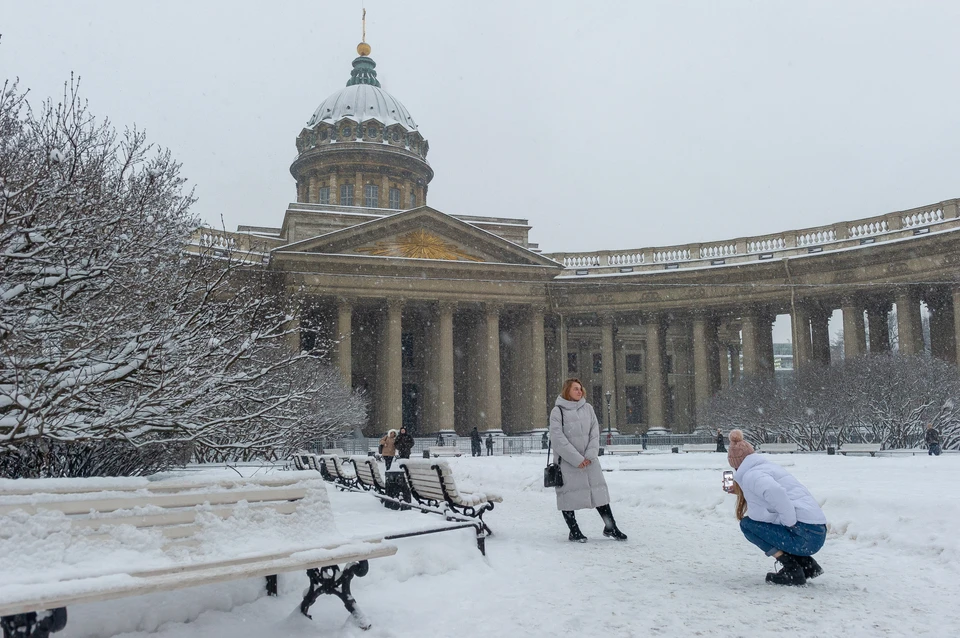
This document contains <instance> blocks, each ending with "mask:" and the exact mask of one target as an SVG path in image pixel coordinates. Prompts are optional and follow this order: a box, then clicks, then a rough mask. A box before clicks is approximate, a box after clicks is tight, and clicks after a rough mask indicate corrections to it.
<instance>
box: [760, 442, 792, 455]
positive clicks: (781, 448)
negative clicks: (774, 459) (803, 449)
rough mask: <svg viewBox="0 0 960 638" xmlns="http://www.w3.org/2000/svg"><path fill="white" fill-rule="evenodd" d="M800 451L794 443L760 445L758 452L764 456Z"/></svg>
mask: <svg viewBox="0 0 960 638" xmlns="http://www.w3.org/2000/svg"><path fill="white" fill-rule="evenodd" d="M799 450H800V447H799V446H798V445H797V444H796V443H761V444H760V451H761V452H763V453H764V454H793V453H794V452H797V451H799Z"/></svg>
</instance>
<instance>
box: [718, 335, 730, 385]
mask: <svg viewBox="0 0 960 638" xmlns="http://www.w3.org/2000/svg"><path fill="white" fill-rule="evenodd" d="M718 354H719V356H720V389H721V390H726V389H727V388H729V387H730V346H729V345H727V344H725V343H721V344H720V348H719V350H718Z"/></svg>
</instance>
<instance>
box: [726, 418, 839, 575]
mask: <svg viewBox="0 0 960 638" xmlns="http://www.w3.org/2000/svg"><path fill="white" fill-rule="evenodd" d="M727 460H728V461H729V462H730V467H732V468H733V469H734V470H736V472H735V473H734V475H733V480H734V483H733V487H732V488H730V489H729V490H727V491H729V492H730V493H732V494H736V495H737V518H738V519H739V520H740V530H741V531H742V532H743V535H744V536H745V537H746V538H747V540H748V541H750V542H751V543H753V544H754V545H756V546H757V547H759V548H760V549H762V550H763V551H764V552H765V553H766V554H767V556H773V557H774V558H776V559H777V560H778V561H780V564H781V565H783V568H782V569H781V570H780V571H778V572H771V573H768V574H767V582H768V583H775V584H777V585H803V584H805V583H806V582H807V579H808V578H816V577H817V576H819V575H820V574H822V573H823V570H822V569H821V568H820V565H818V564H817V561H815V560H814V559H813V555H814V554H816V553H817V552H818V551H820V548H821V547H823V542H824V541H825V540H826V538H827V525H826V523H827V518H826V517H825V516H824V515H823V510H821V509H820V506H819V505H818V504H817V501H816V500H815V499H814V498H813V495H812V494H810V492H809V491H808V490H807V488H805V487H804V486H803V485H802V484H801V483H800V481H798V480H797V479H795V478H794V477H793V476H792V475H791V474H790V473H789V472H787V471H786V470H785V469H783V467H781V466H780V465H777V464H776V463H772V462H770V461H768V460H767V459H766V457H764V456H762V455H760V454H755V453H754V451H753V446H752V445H750V443H749V442H748V441H745V440H744V438H743V432H741V431H740V430H733V431H731V432H730V451H729V452H728V453H727Z"/></svg>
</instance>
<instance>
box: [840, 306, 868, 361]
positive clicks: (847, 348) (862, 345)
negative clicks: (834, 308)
mask: <svg viewBox="0 0 960 638" xmlns="http://www.w3.org/2000/svg"><path fill="white" fill-rule="evenodd" d="M841 303H842V306H841V310H842V311H843V358H844V359H853V358H854V357H859V356H862V355H863V354H864V351H865V349H866V347H867V346H866V341H867V337H866V334H865V332H864V327H863V306H861V305H860V303H859V302H858V301H857V299H855V298H853V297H847V298H845V299H843V300H842V302H841Z"/></svg>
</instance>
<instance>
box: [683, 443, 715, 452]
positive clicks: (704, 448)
mask: <svg viewBox="0 0 960 638" xmlns="http://www.w3.org/2000/svg"><path fill="white" fill-rule="evenodd" d="M682 449H683V451H684V452H716V451H717V444H716V443H684V444H683V448H682Z"/></svg>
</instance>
